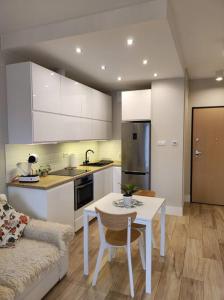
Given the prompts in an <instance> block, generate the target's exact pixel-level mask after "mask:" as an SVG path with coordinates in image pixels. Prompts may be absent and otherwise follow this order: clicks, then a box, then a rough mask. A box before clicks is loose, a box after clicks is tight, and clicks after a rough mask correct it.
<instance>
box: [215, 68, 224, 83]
mask: <svg viewBox="0 0 224 300" xmlns="http://www.w3.org/2000/svg"><path fill="white" fill-rule="evenodd" d="M223 76H224V72H223V71H222V70H220V71H217V72H216V76H215V80H216V81H222V80H223Z"/></svg>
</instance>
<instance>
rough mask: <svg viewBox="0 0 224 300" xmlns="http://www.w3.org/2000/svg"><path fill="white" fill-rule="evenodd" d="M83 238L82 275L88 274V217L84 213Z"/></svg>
mask: <svg viewBox="0 0 224 300" xmlns="http://www.w3.org/2000/svg"><path fill="white" fill-rule="evenodd" d="M83 225H84V237H83V265H84V275H88V274H89V216H88V214H87V213H86V212H85V211H84V214H83Z"/></svg>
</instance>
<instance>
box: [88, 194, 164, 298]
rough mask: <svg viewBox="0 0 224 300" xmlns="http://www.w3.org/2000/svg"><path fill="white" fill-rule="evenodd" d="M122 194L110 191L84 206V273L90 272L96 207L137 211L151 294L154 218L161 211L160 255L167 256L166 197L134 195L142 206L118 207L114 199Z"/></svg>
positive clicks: (148, 286)
mask: <svg viewBox="0 0 224 300" xmlns="http://www.w3.org/2000/svg"><path fill="white" fill-rule="evenodd" d="M122 198H123V196H122V194H119V193H110V194H108V195H106V196H105V197H103V198H101V199H99V200H97V201H95V202H94V203H92V204H90V205H89V206H87V207H85V208H84V214H83V223H84V238H83V247H84V250H83V251H84V275H88V274H89V218H90V217H96V211H95V207H97V208H99V209H100V210H102V211H105V212H108V213H111V214H125V213H129V212H133V211H136V212H137V217H136V219H135V223H137V224H143V225H145V226H146V229H145V253H146V257H145V267H146V268H145V269H146V270H145V283H146V284H145V286H146V293H148V294H151V291H152V220H153V218H154V217H155V215H156V214H157V213H158V212H159V211H160V255H161V256H165V213H166V212H165V210H166V203H165V199H164V198H156V197H145V196H137V195H134V196H133V198H134V199H136V200H140V201H142V202H143V205H142V206H136V207H134V208H124V207H117V206H115V205H114V204H113V201H115V200H120V199H122Z"/></svg>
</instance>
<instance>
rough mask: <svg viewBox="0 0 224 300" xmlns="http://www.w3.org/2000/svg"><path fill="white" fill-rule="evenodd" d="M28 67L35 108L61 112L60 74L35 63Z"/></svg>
mask: <svg viewBox="0 0 224 300" xmlns="http://www.w3.org/2000/svg"><path fill="white" fill-rule="evenodd" d="M28 68H30V73H31V78H30V81H29V85H30V90H31V93H32V94H31V100H32V101H33V110H39V111H45V112H53V113H60V75H59V74H57V73H55V72H52V71H50V70H48V69H46V68H43V67H41V66H39V65H37V64H34V63H29V65H28ZM21 76H22V74H21Z"/></svg>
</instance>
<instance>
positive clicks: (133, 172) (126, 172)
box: [122, 170, 148, 175]
mask: <svg viewBox="0 0 224 300" xmlns="http://www.w3.org/2000/svg"><path fill="white" fill-rule="evenodd" d="M122 172H123V173H125V174H133V175H145V174H148V172H139V171H126V170H124V171H122Z"/></svg>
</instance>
